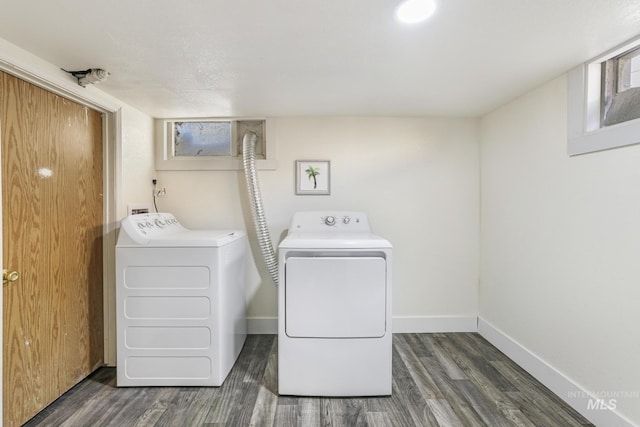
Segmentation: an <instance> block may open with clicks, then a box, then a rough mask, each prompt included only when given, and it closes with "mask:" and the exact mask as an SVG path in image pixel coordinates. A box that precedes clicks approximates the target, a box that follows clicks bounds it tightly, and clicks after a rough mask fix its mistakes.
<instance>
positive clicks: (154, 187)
mask: <svg viewBox="0 0 640 427" xmlns="http://www.w3.org/2000/svg"><path fill="white" fill-rule="evenodd" d="M151 182H152V183H153V207H154V208H155V210H156V213H158V204H157V203H156V198H157V197H158V194H160V193H158V191H157V189H156V186H157V184H158V180H157V179H155V178H154V179H153V180H152V181H151Z"/></svg>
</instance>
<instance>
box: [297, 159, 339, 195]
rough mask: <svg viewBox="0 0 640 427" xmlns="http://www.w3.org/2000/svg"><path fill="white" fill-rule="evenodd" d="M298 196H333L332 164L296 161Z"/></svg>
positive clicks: (323, 161)
mask: <svg viewBox="0 0 640 427" xmlns="http://www.w3.org/2000/svg"><path fill="white" fill-rule="evenodd" d="M296 194H317V195H329V194H331V162H330V161H329V160H296Z"/></svg>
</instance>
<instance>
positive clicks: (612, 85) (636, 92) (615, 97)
mask: <svg viewBox="0 0 640 427" xmlns="http://www.w3.org/2000/svg"><path fill="white" fill-rule="evenodd" d="M602 76H603V81H602V97H601V100H602V106H601V108H600V112H601V118H600V122H601V126H603V127H604V126H611V125H615V124H618V123H623V122H627V121H629V120H634V119H637V118H640V48H638V49H633V50H631V51H628V52H625V53H623V54H622V55H618V56H615V57H613V58H611V59H608V60H607V61H605V62H603V63H602Z"/></svg>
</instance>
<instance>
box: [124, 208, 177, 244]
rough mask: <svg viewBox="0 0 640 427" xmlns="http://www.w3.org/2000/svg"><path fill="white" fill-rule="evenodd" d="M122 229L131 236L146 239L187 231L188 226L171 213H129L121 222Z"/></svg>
mask: <svg viewBox="0 0 640 427" xmlns="http://www.w3.org/2000/svg"><path fill="white" fill-rule="evenodd" d="M121 226H122V229H123V230H124V231H126V232H127V234H129V236H130V237H131V238H134V239H135V236H139V237H143V238H145V239H149V238H154V237H159V236H166V235H167V234H173V233H179V232H182V231H186V228H184V227H183V226H182V224H180V222H179V221H178V220H177V219H176V217H174V216H173V215H172V214H170V213H149V214H140V215H129V216H128V217H126V218H125V219H123V220H122V222H121Z"/></svg>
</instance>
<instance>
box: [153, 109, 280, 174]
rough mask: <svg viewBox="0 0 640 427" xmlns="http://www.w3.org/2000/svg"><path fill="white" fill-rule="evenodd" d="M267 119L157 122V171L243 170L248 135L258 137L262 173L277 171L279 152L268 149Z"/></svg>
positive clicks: (257, 162) (269, 147)
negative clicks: (246, 136) (271, 170)
mask: <svg viewBox="0 0 640 427" xmlns="http://www.w3.org/2000/svg"><path fill="white" fill-rule="evenodd" d="M267 127H268V126H267V121H266V120H265V119H253V118H247V119H244V118H243V119H216V118H211V119H160V120H156V169H158V170H238V169H242V140H243V137H244V135H245V133H246V132H253V133H255V134H256V136H257V141H256V145H255V152H256V164H257V167H258V169H275V156H274V154H275V150H274V149H273V147H272V146H268V145H267V133H268V129H267Z"/></svg>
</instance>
